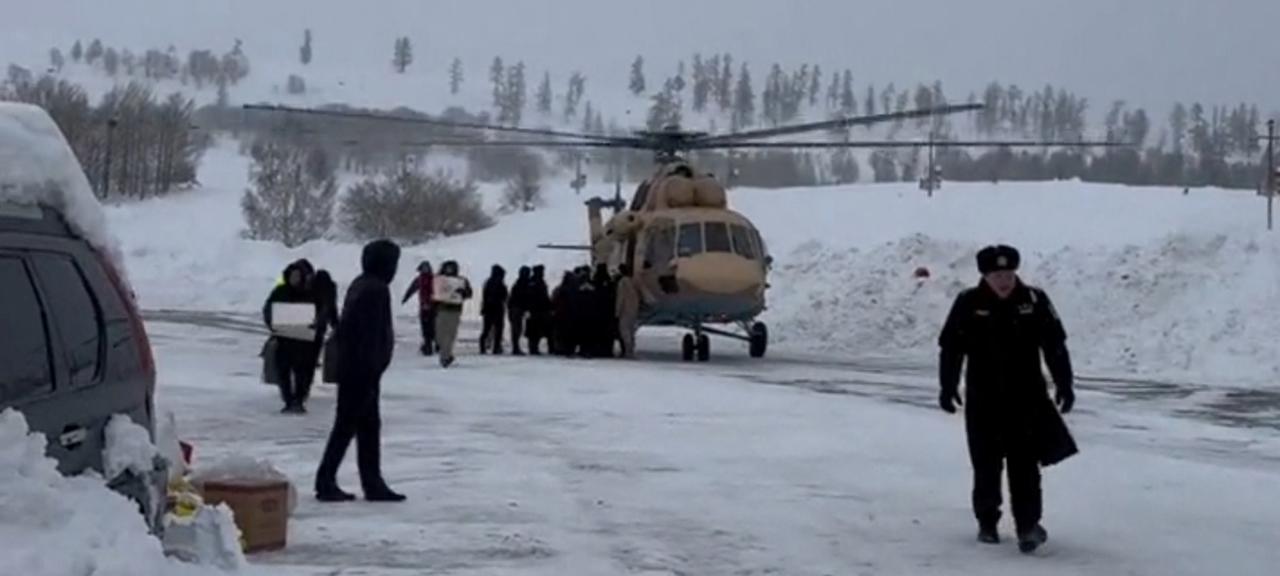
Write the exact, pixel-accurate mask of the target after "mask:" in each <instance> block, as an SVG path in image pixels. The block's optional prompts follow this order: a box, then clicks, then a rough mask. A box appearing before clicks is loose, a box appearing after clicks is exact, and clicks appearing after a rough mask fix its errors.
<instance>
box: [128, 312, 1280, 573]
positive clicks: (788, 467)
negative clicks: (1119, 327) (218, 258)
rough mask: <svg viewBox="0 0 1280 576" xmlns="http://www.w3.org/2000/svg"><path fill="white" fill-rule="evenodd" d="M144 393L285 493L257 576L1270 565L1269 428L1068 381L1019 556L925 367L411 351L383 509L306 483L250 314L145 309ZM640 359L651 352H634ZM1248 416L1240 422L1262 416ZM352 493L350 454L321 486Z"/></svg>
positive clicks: (320, 403)
mask: <svg viewBox="0 0 1280 576" xmlns="http://www.w3.org/2000/svg"><path fill="white" fill-rule="evenodd" d="M149 326H150V328H151V332H152V335H153V338H154V341H155V345H156V349H157V353H158V358H159V364H160V365H159V368H160V371H161V373H162V374H163V380H164V383H163V386H162V388H161V393H160V398H159V400H160V402H161V403H162V405H164V406H166V407H168V408H170V409H173V410H176V412H177V413H178V415H179V419H180V422H181V424H180V427H181V430H180V432H181V434H182V435H183V437H184V438H186V439H188V440H189V441H192V442H193V443H194V444H195V446H196V461H197V465H199V463H200V462H202V461H203V462H212V461H217V460H218V459H219V458H222V457H225V456H229V455H240V456H252V457H257V458H265V459H268V460H271V461H273V462H274V463H275V464H276V465H277V466H279V467H280V468H281V469H282V470H283V471H284V472H285V473H286V474H288V475H289V476H290V477H291V479H292V480H293V481H294V482H295V483H296V485H297V486H298V489H299V492H300V494H301V497H300V498H299V504H298V509H297V512H296V514H295V516H294V517H293V518H292V519H291V520H290V522H291V525H290V531H289V538H290V541H289V546H288V548H287V549H286V550H284V551H282V552H276V553H270V554H264V555H255V556H252V557H251V558H250V560H251V561H252V562H254V563H255V565H256V566H257V567H258V568H261V569H264V570H265V571H266V572H269V573H273V574H277V573H278V574H307V575H311V574H315V575H319V574H362V575H368V576H384V575H385V576H400V575H408V574H421V573H440V574H704V575H715V574H735V575H736V574H788V575H796V576H802V575H819V574H867V575H888V574H957V575H958V574H992V575H1000V574H1009V575H1015V574H1016V575H1028V574H1081V575H1083V574H1134V575H1148V574H1149V575H1153V576H1154V575H1160V576H1169V575H1179V574H1187V575H1200V574H1226V573H1229V574H1239V575H1254V574H1256V575H1263V574H1271V573H1273V570H1274V567H1275V565H1276V563H1277V562H1280V551H1278V550H1277V549H1276V547H1275V542H1276V541H1277V538H1280V523H1278V522H1277V519H1278V518H1280V500H1278V499H1276V498H1274V497H1273V496H1274V495H1273V492H1274V488H1273V487H1274V485H1275V484H1276V482H1277V480H1280V433H1278V432H1277V431H1276V430H1275V428H1274V426H1275V420H1274V419H1272V420H1270V426H1272V428H1266V427H1259V428H1254V429H1249V428H1229V427H1223V426H1220V425H1218V424H1216V423H1214V422H1213V421H1212V420H1210V419H1206V418H1201V417H1186V416H1181V415H1179V413H1181V412H1184V411H1189V410H1190V409H1192V408H1195V407H1196V405H1195V403H1194V402H1191V401H1187V400H1185V399H1176V400H1175V399H1170V400H1167V401H1161V400H1152V399H1147V398H1144V396H1143V395H1142V394H1132V395H1130V394H1127V393H1125V390H1124V388H1123V387H1122V386H1119V385H1117V386H1115V387H1114V388H1108V389H1107V390H1105V391H1103V390H1100V389H1095V388H1085V390H1084V391H1083V392H1082V396H1081V398H1080V402H1079V409H1078V410H1077V412H1075V413H1074V414H1072V415H1071V416H1070V417H1069V418H1068V420H1069V422H1070V424H1071V425H1072V427H1073V429H1074V430H1075V432H1076V434H1077V437H1078V440H1079V441H1080V444H1081V446H1082V450H1083V451H1082V453H1081V454H1080V455H1079V456H1078V457H1076V458H1074V459H1072V460H1068V461H1067V462H1065V463H1063V464H1062V465H1060V466H1058V467H1055V468H1050V469H1048V470H1047V471H1046V473H1045V491H1046V497H1045V502H1046V504H1045V525H1046V526H1047V527H1048V530H1049V532H1050V534H1051V536H1050V538H1051V539H1050V543H1049V545H1048V546H1047V547H1046V548H1045V549H1044V551H1043V553H1042V557H1039V558H1027V557H1023V556H1021V555H1020V554H1019V553H1018V552H1017V550H1016V548H1015V547H1014V545H1013V544H1012V543H1010V542H1011V540H1010V539H1011V538H1012V534H1011V532H1012V529H1011V528H1010V525H1009V524H1008V523H1007V520H1006V524H1004V525H1003V526H1002V532H1003V534H1004V536H1005V537H1006V544H1004V545H1003V546H1000V547H996V548H991V547H986V546H982V545H979V544H977V543H976V542H975V541H974V533H975V532H974V530H975V527H974V524H973V521H972V517H971V513H970V511H969V508H968V502H969V463H968V459H967V454H966V450H965V441H964V429H963V423H962V420H961V419H960V418H959V417H957V416H948V415H945V414H943V413H942V412H940V411H939V410H938V409H937V408H936V407H935V405H934V400H933V398H934V382H933V378H932V375H931V374H928V373H924V374H915V373H911V372H909V371H908V372H903V371H901V370H900V369H898V368H895V367H892V366H889V365H877V364H874V363H868V364H852V363H850V364H845V363H840V362H835V361H832V360H830V359H816V358H812V357H807V356H804V355H788V354H781V355H778V356H775V357H774V358H771V359H769V360H766V361H755V360H750V359H748V358H746V357H745V355H728V354H726V355H722V356H720V357H719V358H718V359H717V361H715V362H712V363H710V364H706V365H694V366H690V365H686V364H683V363H681V362H679V360H678V358H677V357H676V355H674V354H670V353H662V352H649V353H646V354H645V355H644V357H643V358H642V360H641V361H639V362H624V361H613V362H605V361H597V362H592V361H573V360H562V359H550V358H541V359H529V358H525V359H515V358H492V357H480V356H475V355H474V349H475V337H476V328H478V327H477V326H475V325H474V324H470V325H468V326H466V327H464V341H463V343H462V344H461V345H460V349H461V350H463V354H464V355H463V356H462V357H461V359H460V361H459V363H458V364H457V365H456V366H455V367H454V368H451V369H449V370H447V371H446V370H443V369H441V368H439V367H438V366H437V365H436V364H435V363H434V362H432V361H430V360H429V359H424V358H422V357H420V356H418V355H416V354H415V353H414V343H413V341H412V340H413V338H412V336H411V335H412V334H413V330H414V326H413V323H412V322H410V321H407V320H406V321H403V322H401V323H400V325H399V326H398V331H399V334H400V335H401V338H400V347H399V349H398V351H397V357H396V360H395V362H394V364H393V367H392V370H391V372H390V373H389V374H388V376H387V378H386V379H385V380H384V388H383V403H382V408H383V461H384V470H385V473H386V476H387V478H388V481H389V482H390V484H391V485H392V486H393V487H394V488H396V489H398V490H401V491H403V492H404V493H405V494H406V495H407V496H408V497H409V500H408V501H407V502H406V503H403V504H390V505H379V504H369V503H364V502H353V503H347V504H338V505H334V504H322V503H318V502H317V501H316V500H314V498H312V497H310V488H311V484H312V482H313V481H314V471H315V467H316V465H317V463H318V462H319V458H320V455H321V452H322V451H323V445H324V439H325V437H326V435H327V433H328V430H329V426H330V424H331V423H332V418H333V403H334V396H335V391H334V388H333V387H332V386H329V385H318V386H317V387H316V392H315V395H314V397H313V399H312V401H311V403H310V413H309V414H307V415H305V416H285V415H281V414H278V409H279V406H278V405H279V400H278V395H277V392H276V391H275V390H274V389H273V388H271V387H269V386H264V385H262V384H260V383H258V381H257V378H256V375H257V371H258V370H259V369H260V364H258V362H257V359H256V358H255V354H256V353H257V351H258V348H259V347H260V345H261V339H262V337H263V336H262V334H261V332H260V330H259V329H258V327H257V320H256V318H254V317H253V315H252V314H248V315H228V314H202V313H188V314H185V315H184V314H177V313H167V314H155V315H153V316H152V317H151V320H150V321H149ZM645 344H646V348H647V349H649V350H661V346H660V345H661V344H663V343H662V342H655V341H648V342H645ZM1264 423H1265V421H1264ZM340 481H341V482H342V484H343V485H344V486H345V487H346V488H348V489H352V490H356V489H358V487H359V484H358V481H357V480H356V472H355V467H354V455H353V454H349V455H348V461H347V463H346V464H345V465H344V468H343V471H342V474H341V476H340Z"/></svg>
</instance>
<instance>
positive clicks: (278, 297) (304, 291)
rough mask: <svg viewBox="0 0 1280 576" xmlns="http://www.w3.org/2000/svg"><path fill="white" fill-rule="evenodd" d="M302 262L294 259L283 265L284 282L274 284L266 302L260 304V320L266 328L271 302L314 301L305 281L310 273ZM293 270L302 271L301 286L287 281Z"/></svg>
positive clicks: (269, 326)
mask: <svg viewBox="0 0 1280 576" xmlns="http://www.w3.org/2000/svg"><path fill="white" fill-rule="evenodd" d="M303 262H305V261H302V260H299V261H295V262H293V263H291V264H289V265H288V266H286V267H285V269H284V283H283V284H280V285H279V286H276V287H275V289H273V290H272V291H271V294H270V295H268V296H267V301H266V303H265V304H263V305H262V322H263V323H264V324H266V325H267V328H268V329H270V328H271V305H272V304H276V303H289V304H301V303H309V304H314V303H315V301H316V300H315V295H314V294H312V291H311V290H310V289H309V288H308V287H307V281H308V280H309V279H310V274H309V273H308V269H307V266H305V265H303ZM295 271H301V272H302V273H303V274H302V275H303V278H302V286H294V285H293V284H290V283H289V277H290V276H292V275H293V273H294V272H295Z"/></svg>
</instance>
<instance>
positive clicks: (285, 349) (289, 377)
mask: <svg viewBox="0 0 1280 576" xmlns="http://www.w3.org/2000/svg"><path fill="white" fill-rule="evenodd" d="M310 270H311V269H310V264H307V263H305V261H303V260H298V261H294V262H292V263H290V264H289V265H288V266H286V267H285V269H284V274H283V277H284V283H282V284H280V285H279V286H276V287H275V289H273V290H272V291H271V294H270V295H269V296H267V301H266V303H265V304H263V306H262V320H263V323H265V324H266V325H267V329H268V330H272V331H273V332H274V330H275V328H274V326H273V323H272V320H273V319H272V317H271V311H272V308H273V307H274V305H275V304H311V305H315V302H316V299H315V295H314V294H313V293H312V291H311V289H310V287H309V286H308V285H309V284H310V283H311V276H310ZM273 338H274V339H275V342H276V348H275V358H274V360H275V368H276V382H277V383H278V385H279V387H280V399H281V400H282V401H283V402H284V408H282V409H281V410H280V411H281V412H282V413H285V414H297V413H302V412H306V408H305V402H306V399H307V397H308V396H309V395H310V392H311V383H312V381H313V380H315V375H316V359H317V358H318V355H319V350H318V349H317V348H316V346H315V343H314V342H311V341H307V340H298V339H296V338H288V337H285V336H273Z"/></svg>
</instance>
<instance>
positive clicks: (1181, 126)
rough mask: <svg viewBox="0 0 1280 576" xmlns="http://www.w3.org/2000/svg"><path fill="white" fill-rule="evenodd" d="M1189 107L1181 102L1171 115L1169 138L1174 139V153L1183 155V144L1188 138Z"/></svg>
mask: <svg viewBox="0 0 1280 576" xmlns="http://www.w3.org/2000/svg"><path fill="white" fill-rule="evenodd" d="M1187 122H1188V118H1187V107H1186V106H1183V105H1182V103H1181V102H1179V103H1177V104H1176V105H1174V107H1173V112H1171V113H1170V114H1169V136H1170V138H1172V139H1173V153H1174V154H1182V152H1183V143H1184V142H1185V141H1186V137H1187Z"/></svg>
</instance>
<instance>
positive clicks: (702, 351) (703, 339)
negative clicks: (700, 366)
mask: <svg viewBox="0 0 1280 576" xmlns="http://www.w3.org/2000/svg"><path fill="white" fill-rule="evenodd" d="M697 353H698V361H699V362H706V361H707V360H710V359H711V338H710V337H708V336H707V335H706V334H699V335H698V347H697Z"/></svg>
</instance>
